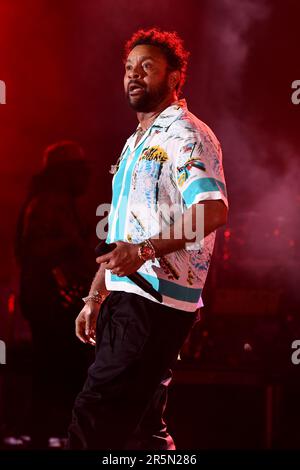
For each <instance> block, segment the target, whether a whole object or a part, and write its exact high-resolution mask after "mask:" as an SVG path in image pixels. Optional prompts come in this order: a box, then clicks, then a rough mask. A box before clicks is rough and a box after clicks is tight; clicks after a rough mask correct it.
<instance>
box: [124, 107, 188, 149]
mask: <svg viewBox="0 0 300 470" xmlns="http://www.w3.org/2000/svg"><path fill="white" fill-rule="evenodd" d="M183 110H187V104H186V100H185V99H184V98H183V99H181V100H177V101H174V103H172V104H171V105H170V106H168V107H167V108H166V109H164V110H163V111H162V112H161V113H160V114H159V115H158V116H157V118H156V119H155V120H154V122H153V123H152V125H151V126H150V127H149V129H147V131H146V132H145V134H144V135H143V136H142V138H141V140H140V141H139V142H138V144H137V146H136V147H139V146H140V144H141V143H142V142H143V141H144V140H145V139H146V137H148V135H149V134H150V133H151V130H152V129H153V128H156V129H165V130H167V129H168V128H169V127H170V125H171V124H172V123H173V122H174V121H176V119H178V117H179V116H180V115H181V114H182V112H183ZM139 127H140V124H139V125H138V126H137V128H136V130H135V132H134V133H133V134H132V135H131V136H130V137H129V139H128V140H127V144H128V145H129V148H130V150H133V148H136V147H134V142H135V138H136V132H137V130H138V129H139Z"/></svg>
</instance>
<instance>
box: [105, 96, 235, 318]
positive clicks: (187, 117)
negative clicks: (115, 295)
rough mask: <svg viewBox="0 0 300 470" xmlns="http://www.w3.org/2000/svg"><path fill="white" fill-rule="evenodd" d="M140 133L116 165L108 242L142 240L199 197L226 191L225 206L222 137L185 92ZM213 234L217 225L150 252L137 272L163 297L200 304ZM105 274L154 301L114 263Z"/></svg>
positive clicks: (114, 285) (112, 284)
mask: <svg viewBox="0 0 300 470" xmlns="http://www.w3.org/2000/svg"><path fill="white" fill-rule="evenodd" d="M135 141H136V132H135V133H134V134H133V135H132V136H131V137H129V139H128V140H127V142H126V144H125V146H124V148H123V151H122V153H121V156H120V158H119V160H118V163H117V165H116V166H115V168H114V169H115V172H114V176H113V181H112V189H113V196H112V204H111V209H110V213H109V218H108V227H109V229H108V237H107V242H108V243H112V242H114V241H117V240H122V241H126V242H130V243H140V242H141V241H143V240H145V239H146V238H149V237H151V236H156V235H157V234H158V233H159V232H160V231H161V229H162V227H166V226H167V225H168V224H170V223H171V222H172V221H173V220H174V219H176V218H177V217H178V216H182V213H183V212H184V211H186V210H187V209H188V208H189V207H191V206H192V204H197V203H199V202H200V201H205V200H217V199H221V200H223V201H224V203H225V205H226V206H228V202H227V194H226V186H225V180H224V174H223V168H222V152H221V147H220V144H219V142H218V140H217V139H216V137H215V135H214V134H213V132H212V131H211V129H209V127H208V126H207V125H206V124H204V123H203V122H202V121H200V120H199V119H197V118H196V117H195V116H194V115H193V114H192V113H190V112H189V111H188V109H187V106H186V101H185V100H180V101H177V102H175V103H173V104H172V105H171V106H169V107H168V108H166V109H165V110H164V111H163V112H162V113H161V114H160V115H159V116H158V117H157V118H156V120H155V121H154V123H153V124H152V126H151V127H150V128H149V129H148V130H147V132H146V133H145V134H144V135H143V137H142V139H141V140H140V141H139V142H138V143H137V145H136V144H135ZM174 208H175V209H174ZM164 224H165V225H164ZM214 241H215V232H212V233H211V234H209V235H208V236H206V237H205V239H204V240H203V243H201V246H200V245H197V244H194V245H193V244H190V245H189V246H187V245H186V249H181V250H179V251H175V252H173V253H170V254H168V255H165V256H162V257H161V258H157V259H155V260H154V261H151V260H149V261H147V262H146V263H144V264H143V265H142V266H141V268H140V269H139V273H140V274H141V275H142V276H144V277H145V278H146V279H147V280H148V281H149V282H150V283H151V284H152V285H153V287H154V288H155V289H156V290H157V291H159V292H160V293H161V294H162V297H163V304H165V305H168V306H170V307H174V308H177V309H180V310H186V311H196V309H197V306H199V305H201V293H202V290H203V287H204V283H205V280H206V276H207V272H208V268H209V265H210V259H211V255H212V251H213V246H214ZM105 282H106V287H107V289H108V290H122V291H125V292H134V293H137V294H139V295H142V296H144V297H148V298H149V299H151V300H153V302H157V301H156V300H155V299H154V298H153V297H152V296H151V295H149V294H147V293H146V292H144V291H143V290H141V289H140V288H139V287H137V286H136V285H135V284H134V283H132V282H131V281H130V279H128V278H127V277H118V276H117V275H114V274H112V273H111V271H110V270H106V274H105Z"/></svg>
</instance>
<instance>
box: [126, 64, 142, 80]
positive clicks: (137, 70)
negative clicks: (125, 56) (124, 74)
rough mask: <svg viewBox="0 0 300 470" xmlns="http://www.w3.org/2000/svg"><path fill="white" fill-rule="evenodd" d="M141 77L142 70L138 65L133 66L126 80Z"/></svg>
mask: <svg viewBox="0 0 300 470" xmlns="http://www.w3.org/2000/svg"><path fill="white" fill-rule="evenodd" d="M142 75H143V68H142V67H141V66H140V65H138V64H137V65H133V66H132V68H131V69H130V70H129V71H128V78H130V79H133V78H141V77H142Z"/></svg>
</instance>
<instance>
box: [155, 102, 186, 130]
mask: <svg viewBox="0 0 300 470" xmlns="http://www.w3.org/2000/svg"><path fill="white" fill-rule="evenodd" d="M184 109H187V104H186V100H185V99H184V98H183V99H181V100H177V101H174V103H172V104H171V105H170V106H168V107H167V108H166V109H164V110H163V111H162V112H161V113H160V114H159V115H158V116H157V118H156V119H155V121H154V123H153V124H152V126H153V127H169V126H170V125H171V124H172V122H174V121H176V119H178V117H179V116H180V115H181V113H182V112H183V110H184Z"/></svg>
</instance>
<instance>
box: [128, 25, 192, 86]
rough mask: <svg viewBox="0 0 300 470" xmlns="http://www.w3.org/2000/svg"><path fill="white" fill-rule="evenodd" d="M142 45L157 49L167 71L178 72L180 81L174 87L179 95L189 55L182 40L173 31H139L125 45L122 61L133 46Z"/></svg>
mask: <svg viewBox="0 0 300 470" xmlns="http://www.w3.org/2000/svg"><path fill="white" fill-rule="evenodd" d="M142 44H146V45H149V46H156V47H159V48H160V49H161V51H162V52H163V53H164V55H165V57H166V59H167V62H168V64H169V69H170V70H179V72H180V80H179V82H178V84H177V86H176V91H177V93H178V94H180V92H181V89H182V86H183V84H184V82H185V79H186V70H187V64H188V57H189V55H190V53H189V52H188V51H186V49H185V48H184V45H183V40H182V39H181V38H180V37H179V36H178V34H177V33H176V32H175V31H174V32H170V31H161V30H160V29H158V28H151V29H147V30H144V29H139V30H138V31H137V32H136V33H134V34H133V35H132V36H131V38H130V39H129V40H128V41H127V42H126V44H125V48H124V61H126V59H127V57H128V54H129V53H130V51H131V50H132V49H133V48H134V47H135V46H139V45H142Z"/></svg>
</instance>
